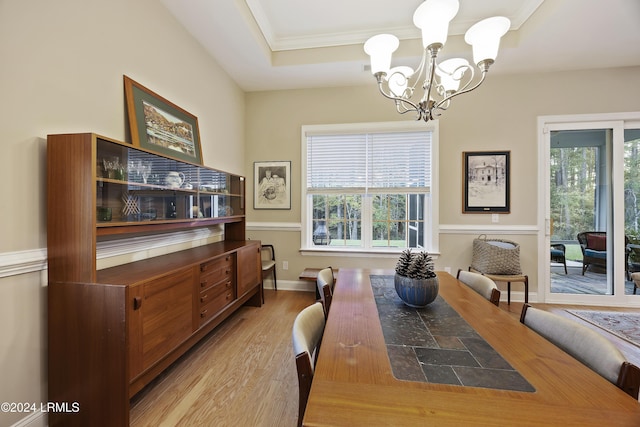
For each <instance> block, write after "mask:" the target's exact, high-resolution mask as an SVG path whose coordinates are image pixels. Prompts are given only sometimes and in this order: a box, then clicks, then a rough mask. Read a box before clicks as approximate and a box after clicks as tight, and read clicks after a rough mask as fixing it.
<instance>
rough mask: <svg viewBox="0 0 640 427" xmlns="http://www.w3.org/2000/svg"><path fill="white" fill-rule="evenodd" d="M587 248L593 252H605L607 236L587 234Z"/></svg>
mask: <svg viewBox="0 0 640 427" xmlns="http://www.w3.org/2000/svg"><path fill="white" fill-rule="evenodd" d="M587 248H589V249H593V250H594V251H606V250H607V236H605V235H602V236H600V235H597V234H587Z"/></svg>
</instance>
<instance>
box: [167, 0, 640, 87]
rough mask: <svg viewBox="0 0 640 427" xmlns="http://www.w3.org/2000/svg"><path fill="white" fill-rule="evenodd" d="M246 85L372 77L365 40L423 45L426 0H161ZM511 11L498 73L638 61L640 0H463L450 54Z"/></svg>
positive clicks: (403, 52) (409, 54) (411, 60)
mask: <svg viewBox="0 0 640 427" xmlns="http://www.w3.org/2000/svg"><path fill="white" fill-rule="evenodd" d="M161 1H162V3H163V4H164V5H165V6H166V7H167V8H168V9H169V11H170V12H171V13H172V14H173V15H174V16H175V17H176V19H177V20H178V21H179V22H180V23H181V24H182V25H183V26H184V27H185V28H186V29H187V30H188V31H189V32H190V33H191V34H192V35H193V36H194V37H195V38H196V39H197V40H198V41H199V42H200V43H201V44H202V46H203V47H204V48H205V50H206V51H207V52H209V53H210V54H211V56H212V57H213V58H215V60H216V61H217V62H218V63H219V64H220V65H221V66H222V68H224V69H225V71H226V72H227V73H229V74H230V75H231V76H232V78H233V79H234V80H235V81H236V82H237V83H238V85H239V86H240V87H241V88H242V89H243V90H245V91H261V90H279V89H298V88H311V87H316V88H317V87H331V86H352V85H366V84H373V83H374V78H373V77H372V76H371V73H370V72H369V71H367V70H365V66H367V65H368V64H369V57H368V56H367V55H366V54H365V53H364V51H363V49H362V46H363V44H364V42H365V41H366V40H367V39H368V38H369V37H371V36H373V35H375V34H378V33H381V32H386V33H391V34H395V35H396V36H398V38H400V39H401V44H400V48H399V49H398V51H397V52H396V53H395V54H394V55H395V56H394V62H393V65H409V66H413V67H415V66H416V65H417V64H418V62H419V55H421V53H422V44H421V41H420V32H419V30H418V29H417V28H416V27H414V26H413V20H412V17H413V12H414V10H415V9H416V8H417V7H418V5H420V3H422V1H421V0H386V1H382V0H323V1H313V2H311V1H300V0H298V1H296V0H189V1H188V2H185V1H184V0H161ZM495 15H502V16H506V17H508V18H509V19H511V29H510V31H509V32H508V33H507V34H506V35H505V36H504V37H503V39H502V41H501V48H500V52H499V54H498V58H497V60H496V63H495V64H494V65H493V66H492V68H491V71H490V74H504V73H530V72H534V73H538V72H548V71H558V70H578V69H593V68H608V67H626V66H638V65H640V1H638V0H606V2H605V1H604V0H482V1H478V0H460V10H459V12H458V15H457V16H456V17H455V18H454V20H453V21H452V22H451V25H450V29H449V34H450V36H449V39H448V41H447V44H446V45H445V47H444V49H443V50H442V52H441V57H442V59H447V58H450V57H453V56H462V57H465V58H467V59H468V60H471V59H472V58H471V48H470V46H468V45H467V44H466V43H465V42H464V40H463V35H464V32H465V31H466V30H467V29H468V28H469V27H470V26H471V25H473V23H475V22H477V21H479V20H481V19H483V18H486V17H490V16H495Z"/></svg>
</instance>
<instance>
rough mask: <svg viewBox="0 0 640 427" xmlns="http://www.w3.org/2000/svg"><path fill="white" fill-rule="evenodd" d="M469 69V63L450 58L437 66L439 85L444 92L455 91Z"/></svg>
mask: <svg viewBox="0 0 640 427" xmlns="http://www.w3.org/2000/svg"><path fill="white" fill-rule="evenodd" d="M468 67H469V61H467V60H466V59H463V58H451V59H447V60H446V61H443V62H441V63H440V64H438V68H436V74H437V75H438V77H440V84H441V85H442V86H443V87H444V90H446V91H447V92H449V91H457V90H458V88H459V87H460V80H461V79H462V76H464V72H465V71H467V68H468Z"/></svg>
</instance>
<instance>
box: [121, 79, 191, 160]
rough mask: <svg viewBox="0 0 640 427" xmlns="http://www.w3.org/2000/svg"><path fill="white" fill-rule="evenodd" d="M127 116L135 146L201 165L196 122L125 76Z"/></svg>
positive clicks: (185, 112) (188, 114)
mask: <svg viewBox="0 0 640 427" xmlns="http://www.w3.org/2000/svg"><path fill="white" fill-rule="evenodd" d="M124 92H125V97H126V101H127V114H128V117H129V127H130V129H131V141H132V143H133V145H134V146H136V147H141V148H145V149H147V150H149V151H153V152H155V153H157V154H162V155H165V156H169V157H174V158H176V159H179V160H185V161H188V162H192V163H197V164H200V165H201V164H202V146H201V144H200V130H199V128H198V118H197V117H196V116H194V115H193V114H191V113H189V112H188V111H185V110H183V109H182V108H180V107H178V106H177V105H175V104H174V103H172V102H171V101H168V100H167V99H165V98H163V97H162V96H160V95H158V94H157V93H155V92H153V91H151V90H150V89H148V88H146V87H144V86H143V85H141V84H140V83H138V82H135V81H133V80H132V79H130V78H129V77H127V76H124Z"/></svg>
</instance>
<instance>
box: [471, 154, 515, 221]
mask: <svg viewBox="0 0 640 427" xmlns="http://www.w3.org/2000/svg"><path fill="white" fill-rule="evenodd" d="M510 153H511V152H510V151H465V152H463V153H462V163H463V164H462V181H463V185H464V188H463V191H462V193H463V209H462V212H463V213H509V212H510V200H509V167H510V165H509V157H510Z"/></svg>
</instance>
